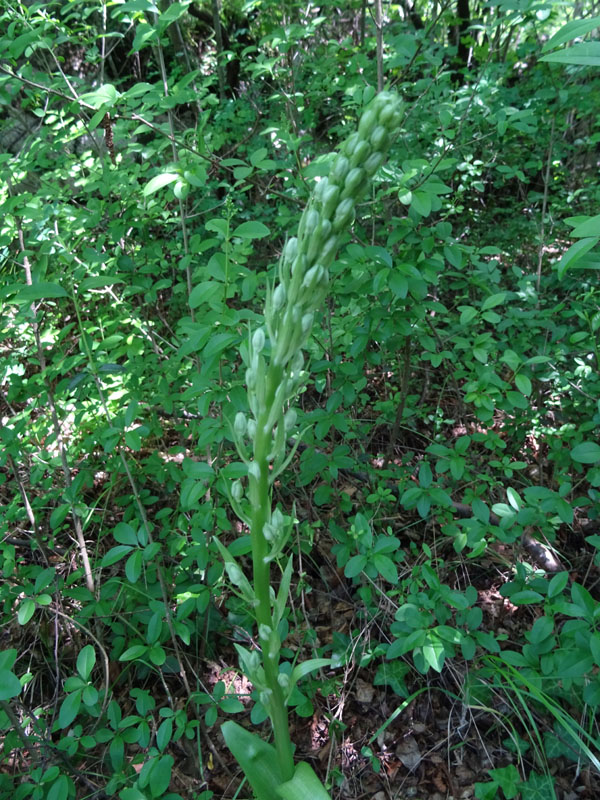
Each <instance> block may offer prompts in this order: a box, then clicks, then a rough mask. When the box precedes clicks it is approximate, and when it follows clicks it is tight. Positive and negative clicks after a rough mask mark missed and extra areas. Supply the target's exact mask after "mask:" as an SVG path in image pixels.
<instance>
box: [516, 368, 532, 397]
mask: <svg viewBox="0 0 600 800" xmlns="http://www.w3.org/2000/svg"><path fill="white" fill-rule="evenodd" d="M515 386H516V387H517V389H518V390H519V391H520V392H522V394H524V395H525V396H526V397H529V395H530V394H531V390H532V386H531V381H530V379H529V378H528V377H527V375H523V373H522V372H519V373H518V374H517V375H515Z"/></svg>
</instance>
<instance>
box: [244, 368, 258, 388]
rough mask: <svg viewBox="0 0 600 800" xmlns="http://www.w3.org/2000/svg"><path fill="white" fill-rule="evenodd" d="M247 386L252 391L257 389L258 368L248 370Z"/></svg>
mask: <svg viewBox="0 0 600 800" xmlns="http://www.w3.org/2000/svg"><path fill="white" fill-rule="evenodd" d="M246 386H247V387H248V389H250V390H251V391H252V390H254V389H256V370H255V369H252V367H250V369H247V370H246Z"/></svg>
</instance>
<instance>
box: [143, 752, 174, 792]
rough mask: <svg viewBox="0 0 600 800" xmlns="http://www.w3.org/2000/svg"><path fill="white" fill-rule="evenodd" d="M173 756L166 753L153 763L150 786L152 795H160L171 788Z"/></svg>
mask: <svg viewBox="0 0 600 800" xmlns="http://www.w3.org/2000/svg"><path fill="white" fill-rule="evenodd" d="M173 762H174V759H173V756H171V755H164V756H161V757H160V758H157V759H156V760H155V762H154V764H153V765H152V769H151V771H150V778H149V781H148V788H149V789H150V796H151V797H153V798H154V797H160V796H161V795H163V794H164V793H165V792H166V791H167V789H168V788H169V784H170V783H171V771H172V769H173Z"/></svg>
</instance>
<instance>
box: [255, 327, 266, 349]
mask: <svg viewBox="0 0 600 800" xmlns="http://www.w3.org/2000/svg"><path fill="white" fill-rule="evenodd" d="M264 346H265V332H264V331H263V329H262V328H258V330H255V331H254V334H253V336H252V349H253V350H254V352H255V353H260V352H261V351H262V349H263V347H264Z"/></svg>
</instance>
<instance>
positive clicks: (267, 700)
mask: <svg viewBox="0 0 600 800" xmlns="http://www.w3.org/2000/svg"><path fill="white" fill-rule="evenodd" d="M272 698H273V690H272V689H263V690H262V691H260V692H259V693H258V699H259V700H260V702H261V703H262V704H263V706H264V707H265V708H266V709H267V710H268V709H269V707H270V705H271V700H272Z"/></svg>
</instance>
